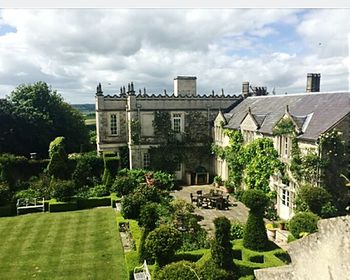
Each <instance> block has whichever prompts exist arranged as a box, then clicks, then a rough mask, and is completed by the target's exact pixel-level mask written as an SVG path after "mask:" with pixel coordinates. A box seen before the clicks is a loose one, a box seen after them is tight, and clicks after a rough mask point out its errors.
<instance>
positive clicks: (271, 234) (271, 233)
mask: <svg viewBox="0 0 350 280" xmlns="http://www.w3.org/2000/svg"><path fill="white" fill-rule="evenodd" d="M265 228H266V233H267V236H268V238H269V239H272V240H274V239H275V238H276V227H275V225H274V224H271V223H269V224H266V225H265Z"/></svg>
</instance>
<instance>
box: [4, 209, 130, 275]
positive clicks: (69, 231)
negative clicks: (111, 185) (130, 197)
mask: <svg viewBox="0 0 350 280" xmlns="http://www.w3.org/2000/svg"><path fill="white" fill-rule="evenodd" d="M0 240H1V242H0V264H1V265H0V279H1V280H4V279H9V280H10V279H13V280H21V279H23V280H24V279H26V280H27V279H50V280H51V279H60V280H63V279H64V280H69V279H74V280H79V279H82V280H83V279H84V280H86V279H96V280H98V279H101V280H109V279H113V280H122V279H127V276H126V269H125V262H124V254H123V250H122V246H121V242H120V239H119V234H118V231H117V223H116V215H115V213H114V211H113V210H112V209H111V208H98V209H92V210H83V211H74V212H65V213H38V214H27V215H22V216H18V217H8V218H0Z"/></svg>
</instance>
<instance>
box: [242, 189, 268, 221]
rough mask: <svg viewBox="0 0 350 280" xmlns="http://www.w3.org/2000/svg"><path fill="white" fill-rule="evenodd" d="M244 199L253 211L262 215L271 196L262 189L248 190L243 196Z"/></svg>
mask: <svg viewBox="0 0 350 280" xmlns="http://www.w3.org/2000/svg"><path fill="white" fill-rule="evenodd" d="M242 201H243V203H244V204H245V205H246V206H247V207H248V208H249V209H250V211H251V212H254V213H255V214H257V215H261V216H262V215H263V213H264V209H265V208H266V206H267V204H268V202H269V198H268V196H267V195H266V194H265V193H264V192H263V191H261V190H247V191H245V192H244V194H243V196H242Z"/></svg>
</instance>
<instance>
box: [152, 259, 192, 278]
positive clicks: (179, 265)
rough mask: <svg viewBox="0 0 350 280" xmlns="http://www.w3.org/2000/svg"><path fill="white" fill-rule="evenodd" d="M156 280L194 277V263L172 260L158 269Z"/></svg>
mask: <svg viewBox="0 0 350 280" xmlns="http://www.w3.org/2000/svg"><path fill="white" fill-rule="evenodd" d="M155 279H156V280H179V279H181V280H193V279H196V271H195V265H194V264H193V263H191V262H188V261H180V262H173V263H171V264H168V265H166V266H164V267H163V268H162V269H161V270H159V271H158V273H157V275H156V277H155Z"/></svg>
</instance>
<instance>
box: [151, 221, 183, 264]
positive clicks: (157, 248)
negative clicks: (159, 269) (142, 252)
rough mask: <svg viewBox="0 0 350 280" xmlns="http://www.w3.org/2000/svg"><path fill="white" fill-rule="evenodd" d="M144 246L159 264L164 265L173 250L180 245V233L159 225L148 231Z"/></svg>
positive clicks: (172, 255)
mask: <svg viewBox="0 0 350 280" xmlns="http://www.w3.org/2000/svg"><path fill="white" fill-rule="evenodd" d="M145 247H146V250H147V252H148V253H149V254H150V255H151V256H152V257H153V258H154V259H155V260H156V261H157V263H158V264H159V266H164V265H166V264H167V263H169V262H170V261H171V260H172V258H173V257H174V254H175V251H176V250H177V249H179V248H180V247H181V236H180V233H179V232H178V230H176V229H175V228H172V227H169V226H167V225H161V226H160V227H159V228H156V229H155V230H153V231H152V232H150V233H149V235H148V236H147V239H146V244H145Z"/></svg>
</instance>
